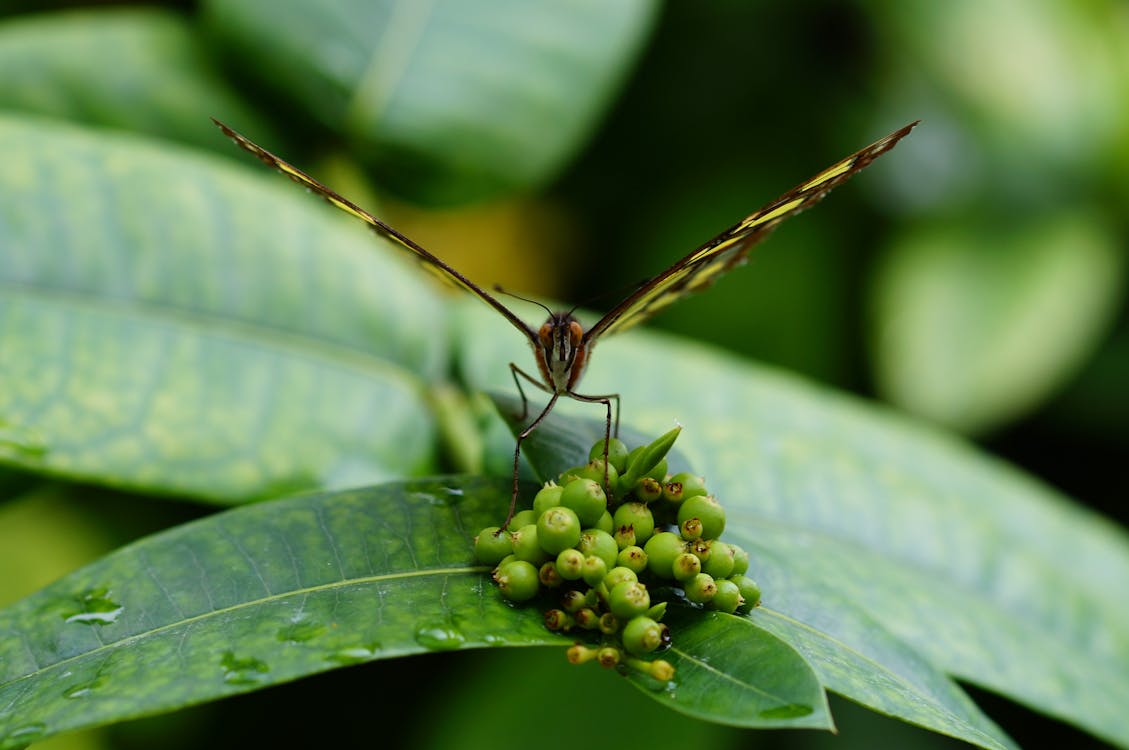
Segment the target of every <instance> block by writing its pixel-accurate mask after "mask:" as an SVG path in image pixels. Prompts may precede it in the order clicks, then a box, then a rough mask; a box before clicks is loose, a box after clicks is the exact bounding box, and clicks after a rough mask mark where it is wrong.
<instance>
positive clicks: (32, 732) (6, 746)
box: [0, 722, 47, 750]
mask: <svg viewBox="0 0 1129 750" xmlns="http://www.w3.org/2000/svg"><path fill="white" fill-rule="evenodd" d="M46 733H47V725H46V724H40V723H38V722H37V723H35V724H24V725H23V726H22V727H17V728H15V729H13V730H12V731H11V732H8V734H6V735H4V736H3V737H2V738H0V750H16V749H17V748H22V747H27V746H28V745H30V744H31V743H33V742H36V741H38V740H40V739H42V737H43V735H45V734H46Z"/></svg>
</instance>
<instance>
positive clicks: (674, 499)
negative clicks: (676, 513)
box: [663, 480, 682, 505]
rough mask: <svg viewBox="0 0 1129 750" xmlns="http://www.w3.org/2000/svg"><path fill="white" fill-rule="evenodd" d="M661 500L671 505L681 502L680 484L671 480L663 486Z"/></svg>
mask: <svg viewBox="0 0 1129 750" xmlns="http://www.w3.org/2000/svg"><path fill="white" fill-rule="evenodd" d="M663 500H665V501H667V502H668V503H670V504H671V505H678V504H679V503H680V502H682V482H676V481H674V480H671V481H669V482H667V483H665V484H664V485H663Z"/></svg>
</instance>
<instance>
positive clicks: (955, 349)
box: [872, 213, 1125, 432]
mask: <svg viewBox="0 0 1129 750" xmlns="http://www.w3.org/2000/svg"><path fill="white" fill-rule="evenodd" d="M1124 265H1125V256H1124V253H1123V252H1122V249H1121V248H1118V247H1117V246H1116V243H1115V241H1114V240H1113V237H1112V236H1111V234H1110V233H1109V232H1108V231H1107V230H1106V228H1105V226H1104V225H1103V223H1102V222H1100V221H1098V220H1097V219H1096V218H1095V217H1094V216H1092V215H1087V214H1081V215H1079V214H1070V213H1065V214H1052V215H1050V216H1048V217H1046V218H1044V219H1043V220H1041V221H1039V222H1036V223H1033V224H1031V225H1030V226H1027V227H1024V228H1023V229H1022V230H1020V231H1010V230H1008V229H1007V228H990V227H984V226H979V227H971V226H960V225H955V226H944V227H934V228H927V229H923V230H920V231H918V232H916V233H911V234H909V235H907V236H904V237H902V238H901V239H900V240H899V241H898V242H896V243H895V244H894V245H893V246H892V247H891V248H890V249H889V252H888V253H887V254H886V257H885V260H884V262H883V264H882V266H881V267H880V268H879V271H878V275H877V278H876V281H875V284H874V290H873V300H872V308H873V315H872V317H873V326H874V329H875V330H874V333H873V339H874V352H875V354H874V363H875V369H876V375H877V379H878V383H879V387H880V389H881V390H882V391H883V393H884V394H885V395H886V396H887V398H889V399H890V400H891V401H893V402H894V403H896V404H898V405H900V406H902V407H904V408H905V409H907V410H909V411H912V412H915V413H917V414H920V415H922V416H924V417H927V418H929V419H932V420H934V421H937V422H940V423H942V424H945V425H948V426H951V427H953V428H955V429H957V430H960V431H962V432H982V431H984V430H989V429H991V428H993V427H997V426H1000V425H1002V424H1006V423H1007V422H1008V421H1010V420H1012V419H1015V418H1016V417H1018V416H1021V415H1022V414H1023V413H1025V412H1027V411H1030V410H1031V409H1033V408H1035V407H1037V406H1038V405H1039V404H1040V403H1041V402H1042V401H1043V400H1045V399H1046V398H1047V397H1048V396H1050V395H1051V394H1053V393H1054V392H1055V390H1057V389H1058V388H1059V387H1060V386H1061V385H1062V384H1063V383H1064V382H1065V381H1066V380H1067V379H1068V378H1069V377H1070V376H1071V375H1073V374H1074V373H1075V372H1076V371H1077V369H1078V368H1079V367H1080V366H1081V365H1082V363H1083V362H1084V361H1085V360H1086V358H1087V357H1088V356H1089V355H1090V354H1091V352H1093V350H1094V349H1096V348H1097V346H1098V344H1099V343H1100V341H1101V338H1102V336H1103V335H1104V334H1105V333H1106V332H1107V331H1108V330H1109V328H1110V327H1111V325H1112V323H1113V319H1114V316H1115V314H1116V311H1117V307H1118V304H1119V302H1120V300H1121V298H1122V296H1123V293H1124V287H1125V285H1124V281H1123V276H1124Z"/></svg>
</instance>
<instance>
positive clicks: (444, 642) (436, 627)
mask: <svg viewBox="0 0 1129 750" xmlns="http://www.w3.org/2000/svg"><path fill="white" fill-rule="evenodd" d="M416 643H418V644H419V645H421V646H423V647H424V648H428V649H431V650H432V651H453V650H455V649H457V648H459V647H460V646H462V645H463V644H464V643H466V636H465V635H463V634H462V632H461V631H459V630H458V629H457V628H455V627H453V626H451V625H447V624H445V623H427V624H424V625H420V626H419V627H418V628H416Z"/></svg>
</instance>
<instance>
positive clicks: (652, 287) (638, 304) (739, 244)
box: [584, 122, 917, 343]
mask: <svg viewBox="0 0 1129 750" xmlns="http://www.w3.org/2000/svg"><path fill="white" fill-rule="evenodd" d="M915 125H917V122H912V123H910V124H909V125H906V126H905V127H904V128H902V129H901V130H897V131H895V132H893V133H891V134H890V135H888V136H886V137H885V138H882V139H881V140H879V141H876V142H874V143H872V144H871V145H869V146H867V147H866V148H864V149H862V150H860V151H856V152H855V153H853V154H851V155H850V156H848V157H847V158H846V159H843V160H842V161H840V162H838V163H837V164H834V165H832V166H830V167H828V168H827V169H825V170H823V171H822V172H820V173H819V174H817V175H816V176H815V177H812V178H811V179H810V180H807V181H806V182H803V183H801V184H800V185H797V186H796V187H794V188H793V189H791V190H789V191H788V192H787V193H785V194H784V195H782V196H780V197H779V198H777V199H776V200H774V201H773V202H772V203H769V204H768V205H767V206H765V207H764V208H761V209H759V210H757V211H754V212H753V213H751V214H749V215H748V216H746V217H745V218H744V219H742V220H741V221H740V222H738V223H737V224H734V225H733V226H732V227H730V228H729V229H726V230H725V231H724V232H722V233H721V234H719V235H718V236H716V237H714V238H713V239H712V240H710V241H709V242H707V243H706V244H704V245H702V246H701V247H699V248H698V249H697V250H695V251H694V252H692V253H690V254H689V255H687V256H686V257H685V258H683V259H682V260H680V261H678V262H677V263H675V264H674V265H673V266H671V267H670V268H668V269H667V270H665V271H663V272H662V273H661V274H659V275H658V276H656V277H655V278H653V279H651V280H650V281H648V282H647V283H645V284H643V285H642V286H640V287H639V288H638V289H637V290H635V292H634V293H633V294H631V295H630V296H629V297H628V298H627V299H625V300H624V301H623V302H621V303H619V304H618V305H616V306H615V307H614V308H613V309H612V310H611V311H609V312H608V313H607V314H606V315H604V317H602V318H601V319H600V320H599V321H597V323H596V324H595V325H593V326H592V327H591V328H589V329H588V331H587V332H586V333H585V334H584V340H585V342H586V343H591V342H593V341H594V340H595V339H596V337H598V336H601V335H606V334H610V333H616V332H617V331H623V330H626V329H628V328H631V327H632V326H634V325H638V324H639V323H642V322H643V321H645V320H647V319H648V318H650V317H651V316H653V315H655V314H656V313H658V312H659V311H660V310H662V309H663V308H665V307H666V306H667V305H669V304H671V303H672V302H675V301H677V300H680V299H682V298H683V297H686V296H689V295H690V294H693V293H694V292H697V291H700V290H702V289H705V288H706V287H708V286H710V285H711V284H713V282H714V281H716V280H717V279H718V278H719V277H720V276H721V275H722V274H724V273H725V272H726V271H729V270H731V269H733V268H735V267H736V266H738V265H740V264H741V263H742V262H744V260H745V256H747V255H748V254H749V250H751V249H752V247H753V246H754V245H756V244H757V243H758V242H760V241H761V240H763V239H764V238H765V237H766V236H768V234H769V232H771V231H772V230H773V229H774V228H775V227H776V225H777V224H779V223H780V222H782V221H784V220H785V219H787V218H788V217H789V216H794V215H795V214H798V213H799V212H800V211H803V210H804V209H806V208H808V207H810V206H812V205H814V204H816V203H818V202H819V201H820V200H821V199H822V198H823V196H825V195H827V193H828V192H829V191H830V190H831V189H832V188H834V187H836V186H837V185H840V184H842V183H843V182H846V181H847V180H848V179H849V178H850V177H851V176H852V175H853V174H855V173H856V172H859V171H861V170H863V169H864V168H866V166H867V165H869V164H870V163H871V162H872V161H874V160H875V159H877V158H878V157H879V156H881V155H882V154H884V153H886V152H887V151H889V150H890V149H892V148H893V147H894V145H895V144H897V142H898V141H900V140H901V139H902V138H904V137H905V136H906V135H907V134H908V133H909V131H911V130H913V128H914V126H915Z"/></svg>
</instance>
